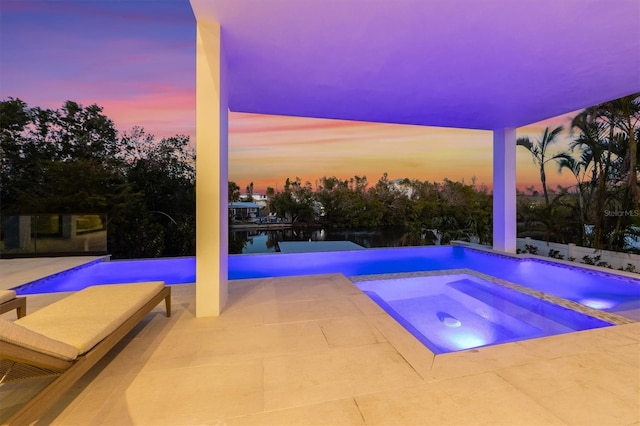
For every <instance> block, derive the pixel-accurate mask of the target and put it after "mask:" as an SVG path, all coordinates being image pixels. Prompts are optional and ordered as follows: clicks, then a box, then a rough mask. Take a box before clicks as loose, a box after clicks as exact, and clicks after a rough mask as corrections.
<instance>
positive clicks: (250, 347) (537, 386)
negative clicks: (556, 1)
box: [0, 274, 640, 425]
mask: <svg viewBox="0 0 640 426" xmlns="http://www.w3.org/2000/svg"><path fill="white" fill-rule="evenodd" d="M229 288H230V296H229V302H228V305H227V308H226V310H225V311H224V312H223V314H222V315H221V316H220V317H218V318H196V317H195V286H194V285H184V284H183V285H176V286H173V289H172V291H173V316H172V317H171V318H166V317H165V316H164V315H163V306H162V305H159V306H158V307H157V308H156V310H155V311H154V312H153V313H151V314H149V315H148V316H147V317H146V318H145V320H144V321H143V322H142V323H140V324H139V326H138V327H137V328H136V329H135V330H133V331H132V332H131V333H130V334H129V336H128V337H127V338H126V339H125V340H123V341H122V342H121V343H120V344H119V345H117V346H116V347H115V348H114V350H112V351H111V352H110V353H109V355H108V356H107V357H106V358H105V359H103V361H102V362H100V363H99V364H98V365H97V366H96V367H94V369H93V370H91V371H90V372H89V373H88V374H87V375H86V376H85V377H84V378H83V379H82V380H81V381H80V382H79V383H78V384H77V385H76V386H75V387H74V388H73V389H72V390H71V391H69V392H68V393H67V394H66V395H65V396H64V397H63V398H62V399H61V400H60V401H59V402H58V404H57V405H56V406H54V407H53V408H52V409H51V410H50V411H49V412H48V413H47V415H46V416H45V417H44V418H42V419H41V421H40V422H39V423H38V424H65V425H128V424H136V425H162V424H168V425H192V424H209V425H263V424H264V425H421V424H435V425H439V424H458V425H469V424H486V425H498V424H502V425H517V424H520V425H555V424H572V425H587V424H593V425H640V323H634V324H628V325H623V326H616V327H608V328H604V329H596V330H590V331H585V332H578V333H572V334H567V335H560V336H553V337H548V338H543V339H535V340H528V341H523V342H519V343H509V344H504V345H499V346H493V347H487V348H481V349H477V350H469V351H465V352H459V353H453V354H445V355H438V356H433V355H432V354H431V353H430V352H429V351H428V350H427V349H426V348H424V347H423V346H422V345H421V344H420V343H418V342H417V340H415V339H414V338H413V337H412V336H411V335H410V334H408V332H406V331H405V330H404V329H403V328H401V327H400V326H399V325H398V324H397V323H396V322H395V321H394V320H393V319H391V317H389V316H388V315H387V314H386V313H384V311H382V310H381V309H380V308H378V306H377V305H376V304H375V303H373V302H372V301H371V300H370V299H368V297H367V296H365V295H364V294H362V293H361V292H360V290H359V289H358V288H357V287H355V286H354V285H353V284H352V283H351V281H350V280H349V279H347V278H346V277H344V276H342V275H339V274H333V275H322V276H306V277H288V278H268V279H254V280H243V281H233V282H231V283H230V286H229ZM62 296H63V294H57V295H34V296H28V309H29V312H33V311H34V310H36V309H37V308H38V307H41V306H44V305H46V304H48V303H51V302H52V301H53V300H54V299H57V298H59V297H62ZM13 314H14V313H13ZM13 314H4V315H3V317H9V318H11V317H12V315H13ZM27 390H28V389H27ZM27 390H25V387H24V386H23V387H21V388H19V387H16V388H9V387H8V386H5V387H0V401H4V402H3V403H1V404H3V405H4V407H5V408H3V409H6V407H7V405H9V406H10V405H11V404H14V403H15V401H14V400H15V398H17V396H16V395H20V394H21V392H25V391H27Z"/></svg>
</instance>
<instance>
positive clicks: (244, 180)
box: [0, 0, 574, 191]
mask: <svg viewBox="0 0 640 426" xmlns="http://www.w3.org/2000/svg"><path fill="white" fill-rule="evenodd" d="M8 97H14V98H20V99H22V100H24V101H25V102H27V104H28V105H29V106H32V107H33V106H40V107H44V108H60V107H61V106H62V104H63V103H64V102H65V101H66V100H73V101H76V102H79V103H81V104H83V105H85V106H86V105H90V104H93V103H96V104H98V105H100V106H102V107H104V112H105V114H106V115H107V116H108V117H109V118H111V119H112V120H114V122H115V124H116V127H117V129H118V130H119V131H127V130H129V129H131V127H132V126H134V125H139V126H142V127H144V128H145V130H146V131H147V132H148V133H151V134H154V135H155V136H156V137H158V138H161V137H166V136H173V135H176V134H186V135H189V136H190V137H191V138H192V140H194V135H195V19H194V17H193V13H192V11H191V7H190V4H189V2H188V0H164V1H157V0H156V1H152V0H122V1H114V0H111V1H94V0H74V1H33V0H2V2H1V3H0V99H6V98H8ZM566 123H567V117H560V118H558V119H555V120H547V122H542V123H537V124H535V125H532V126H527V127H525V128H521V129H518V136H523V135H530V136H531V137H532V138H534V139H535V138H537V137H538V136H539V135H540V134H541V132H542V130H543V129H544V126H547V125H552V126H553V125H557V124H565V125H566ZM425 142H429V145H425ZM425 146H428V149H425ZM373 148H375V149H373ZM363 153H365V154H366V155H363ZM309 158H315V159H316V161H309ZM553 169H555V167H554V166H550V170H549V171H548V180H549V184H550V187H555V185H556V184H563V185H571V184H573V183H574V182H573V181H572V180H571V178H570V176H569V174H568V173H564V174H563V175H562V176H560V175H557V174H556V173H555V170H553ZM384 172H387V173H388V174H389V178H390V179H395V178H405V177H408V178H410V179H420V180H429V181H436V182H439V181H442V180H443V179H444V178H448V179H452V180H463V179H464V180H465V181H466V182H471V178H472V177H474V176H475V177H476V180H477V182H478V183H479V184H480V183H484V184H487V185H488V186H491V180H492V178H491V173H492V168H491V134H490V132H484V131H471V130H455V129H442V128H434V127H431V128H430V127H418V126H401V125H387V124H380V123H362V122H340V121H336V120H317V121H313V120H312V119H307V118H295V117H278V116H266V115H262V116H261V115H256V114H253V115H252V114H237V113H232V114H231V115H230V140H229V178H230V180H234V181H236V182H237V183H238V184H239V185H240V186H241V187H242V188H244V187H245V186H246V185H247V184H249V182H251V181H254V183H255V186H256V190H262V191H264V190H265V188H266V187H267V186H274V187H281V186H282V184H283V183H284V180H285V179H286V178H287V177H291V178H295V177H296V176H299V177H300V178H301V179H302V180H303V181H307V180H308V181H310V182H314V181H315V180H317V179H319V178H321V177H322V176H334V175H335V176H338V177H340V178H345V179H348V178H350V177H352V176H354V175H359V176H365V175H366V176H367V177H368V179H369V182H371V183H372V184H373V183H375V182H376V181H377V180H378V179H379V178H380V177H381V176H382V174H383V173H384ZM528 185H536V186H538V185H539V176H538V171H537V169H536V167H535V166H534V164H533V163H532V162H531V157H530V155H529V154H528V153H527V152H526V151H525V150H524V149H522V148H518V187H519V188H522V189H523V188H524V187H526V186H528Z"/></svg>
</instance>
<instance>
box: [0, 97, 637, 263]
mask: <svg viewBox="0 0 640 426" xmlns="http://www.w3.org/2000/svg"><path fill="white" fill-rule="evenodd" d="M639 123H640V94H635V95H631V96H627V97H624V98H621V99H618V100H614V101H611V102H607V103H604V104H601V105H597V106H594V107H591V108H587V109H585V110H584V111H582V112H581V113H579V114H578V115H577V116H576V117H575V118H574V119H573V121H572V123H571V129H570V130H571V132H570V135H571V138H572V141H571V143H570V145H569V148H568V149H567V150H565V151H560V152H556V153H551V152H550V147H552V146H553V145H554V144H555V143H556V142H557V141H558V138H559V135H560V133H561V132H562V131H563V129H562V128H555V129H546V130H545V131H544V132H543V134H542V136H541V137H540V138H539V139H537V140H529V139H528V138H521V139H518V142H517V143H518V145H520V146H522V147H524V148H525V149H527V150H528V151H529V152H530V153H531V154H532V158H533V159H534V162H535V164H536V166H537V167H538V168H539V171H540V179H541V184H542V197H540V199H538V198H536V197H532V196H531V194H529V195H526V194H522V193H520V194H519V195H518V200H519V201H518V210H517V214H518V235H519V236H532V237H534V238H541V239H546V240H547V241H554V242H561V243H568V242H574V243H576V244H578V245H583V246H591V247H594V248H598V249H612V250H624V249H626V248H627V246H626V243H625V241H627V240H626V239H628V237H629V236H630V235H633V234H640V232H638V229H639V228H638V227H640V223H639V222H640V208H639V206H638V202H639V199H640V191H639V189H638V183H637V176H638V167H639V166H638V160H637V145H638V140H639V139H640V124H639ZM0 125H1V135H0V137H1V139H0V142H1V145H0V182H1V183H2V184H1V185H0V215H3V216H4V215H15V214H45V213H56V214H63V213H75V214H78V213H104V214H106V215H107V218H108V247H109V251H110V253H111V254H112V255H113V257H114V258H136V257H137V258H142V257H159V256H179V255H193V254H194V253H195V153H194V150H193V149H192V148H191V145H190V142H189V138H188V137H187V136H183V135H176V136H173V137H168V138H162V139H160V140H157V139H156V138H155V137H154V136H153V135H150V134H148V133H146V132H145V131H144V129H142V128H140V127H134V128H133V129H131V130H130V131H128V132H123V133H120V132H118V131H117V130H116V129H115V126H114V123H113V121H112V120H110V119H109V118H108V117H107V116H106V115H105V114H104V112H103V109H102V108H101V107H99V106H98V105H95V104H93V105H89V106H82V105H80V104H78V103H76V102H73V101H67V102H65V103H64V104H63V105H62V106H61V107H60V108H58V109H45V108H40V107H29V106H28V105H27V104H26V103H25V102H24V101H22V100H20V99H18V98H8V99H5V100H2V101H0ZM551 166H555V167H556V172H558V173H562V172H565V173H566V172H569V173H571V174H572V175H573V176H574V178H575V180H576V184H575V185H574V186H571V187H558V188H556V190H551V189H549V188H548V185H547V179H546V178H547V173H548V169H549V168H550V167H551ZM282 188H283V189H282V190H281V191H277V192H276V191H275V190H274V189H273V188H268V190H267V196H268V198H269V209H270V211H271V212H274V213H276V214H277V215H279V216H281V217H287V218H289V219H290V220H291V221H292V222H293V224H294V225H301V226H309V225H322V226H326V227H332V228H366V227H386V226H401V227H405V228H407V229H408V230H409V232H411V233H413V234H415V235H419V236H422V237H423V238H422V239H421V241H423V242H424V237H425V236H426V238H427V239H429V238H431V235H434V238H438V239H439V241H440V242H441V243H447V242H449V241H450V240H452V239H467V240H474V241H476V242H480V243H485V244H491V238H492V195H491V193H490V192H489V191H488V189H487V188H486V187H485V186H483V185H480V186H477V185H476V184H475V182H471V184H465V183H464V182H454V181H450V180H448V179H444V181H443V182H440V183H437V182H421V181H419V180H410V179H404V180H402V181H390V180H389V178H388V176H387V175H386V174H384V175H383V176H382V177H381V178H380V179H379V180H378V181H377V182H375V183H374V184H371V185H370V183H369V182H368V180H367V178H366V177H361V176H354V177H352V178H350V179H341V178H338V177H335V176H330V177H327V176H325V177H322V178H321V179H319V181H318V184H317V186H316V188H313V187H312V185H311V183H309V182H304V183H303V182H302V181H301V180H300V179H299V178H297V177H296V178H294V179H291V178H290V179H287V180H286V182H285V183H284V185H283V187H282ZM246 191H247V193H252V192H253V184H252V183H251V184H250V185H248V186H247V188H246ZM239 195H240V188H239V187H238V185H236V184H235V183H234V182H229V201H233V200H237V199H238V198H239ZM433 229H436V230H437V235H436V234H433V233H431V232H430V230H433ZM426 243H429V241H427V242H426Z"/></svg>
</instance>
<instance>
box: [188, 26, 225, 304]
mask: <svg viewBox="0 0 640 426" xmlns="http://www.w3.org/2000/svg"><path fill="white" fill-rule="evenodd" d="M227 152H228V102H227V88H226V61H225V56H224V51H223V48H222V39H221V32H220V25H218V24H215V23H208V22H207V23H204V22H198V23H197V50H196V316H198V317H210V316H217V315H220V313H221V312H222V309H223V308H224V305H225V303H226V301H227V296H228V288H227V279H228V278H227V277H228V275H227V274H228V252H229V247H228V233H229V231H228V220H229V214H228V208H229V207H228V198H227V192H228V188H229V187H228V183H227V180H228V176H227V175H228V173H227V171H228V157H227Z"/></svg>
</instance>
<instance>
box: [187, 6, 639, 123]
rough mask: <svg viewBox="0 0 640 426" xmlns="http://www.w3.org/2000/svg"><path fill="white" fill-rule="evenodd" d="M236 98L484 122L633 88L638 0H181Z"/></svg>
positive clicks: (271, 109) (298, 109) (344, 113)
mask: <svg viewBox="0 0 640 426" xmlns="http://www.w3.org/2000/svg"><path fill="white" fill-rule="evenodd" d="M190 1H191V4H192V7H193V10H194V13H195V16H196V19H197V20H198V21H199V22H208V21H215V22H217V23H219V24H220V25H221V27H222V40H223V44H224V47H225V52H226V55H227V64H228V71H229V74H228V75H229V81H228V94H229V108H230V109H231V110H232V111H237V112H250V113H262V114H278V115H291V116H307V117H320V118H333V119H346V120H361V121H373V122H388V123H402V124H418V125H431V126H445V127H457V128H470V129H486V130H492V129H497V128H514V127H520V126H523V125H526V124H530V123H532V122H536V121H540V120H543V119H546V118H550V117H554V116H557V115H560V114H563V113H567V112H571V111H575V110H578V109H582V108H585V107H588V106H591V105H595V104H598V103H601V102H604V101H608V100H612V99H615V98H618V97H621V96H625V95H629V94H632V93H635V92H640V2H639V1H638V0H615V1H611V0H562V1H558V0H519V1H513V0H482V1H468V0H392V1H384V0H371V1H364V0H261V1H251V0H190Z"/></svg>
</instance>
